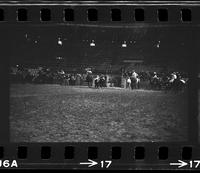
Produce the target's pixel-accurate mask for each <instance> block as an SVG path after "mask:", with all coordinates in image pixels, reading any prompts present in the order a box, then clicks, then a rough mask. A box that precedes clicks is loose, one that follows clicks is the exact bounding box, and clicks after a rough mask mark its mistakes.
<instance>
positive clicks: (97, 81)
mask: <svg viewBox="0 0 200 173" xmlns="http://www.w3.org/2000/svg"><path fill="white" fill-rule="evenodd" d="M93 81H94V87H95V88H102V87H106V76H105V75H100V76H98V75H97V76H96V77H95V78H94V77H93V75H92V74H87V76H86V82H87V85H88V87H89V88H91V87H92V85H93Z"/></svg>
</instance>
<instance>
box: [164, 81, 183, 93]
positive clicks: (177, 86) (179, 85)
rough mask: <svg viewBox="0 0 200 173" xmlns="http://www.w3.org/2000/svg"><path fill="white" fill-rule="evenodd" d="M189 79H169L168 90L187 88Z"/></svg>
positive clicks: (175, 90) (181, 90) (177, 90)
mask: <svg viewBox="0 0 200 173" xmlns="http://www.w3.org/2000/svg"><path fill="white" fill-rule="evenodd" d="M186 85H187V80H185V79H182V78H177V79H174V80H169V81H168V85H167V87H166V90H167V91H174V92H179V91H180V92H183V91H184V89H185V88H186Z"/></svg>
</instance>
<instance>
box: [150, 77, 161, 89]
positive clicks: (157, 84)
mask: <svg viewBox="0 0 200 173" xmlns="http://www.w3.org/2000/svg"><path fill="white" fill-rule="evenodd" d="M149 83H150V87H151V88H152V89H161V87H162V79H161V78H159V77H156V78H153V77H152V78H150V81H149Z"/></svg>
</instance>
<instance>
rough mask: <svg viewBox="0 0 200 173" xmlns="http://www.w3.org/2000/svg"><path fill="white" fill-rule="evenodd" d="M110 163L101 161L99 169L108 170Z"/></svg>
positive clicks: (109, 161)
mask: <svg viewBox="0 0 200 173" xmlns="http://www.w3.org/2000/svg"><path fill="white" fill-rule="evenodd" d="M111 163H112V161H111V160H105V161H103V160H102V161H101V168H104V166H105V167H106V168H109V166H110V165H111Z"/></svg>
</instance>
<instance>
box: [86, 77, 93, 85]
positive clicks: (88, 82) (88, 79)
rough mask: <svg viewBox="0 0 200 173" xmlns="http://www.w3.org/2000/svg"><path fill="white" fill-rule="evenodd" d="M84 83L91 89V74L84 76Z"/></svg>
mask: <svg viewBox="0 0 200 173" xmlns="http://www.w3.org/2000/svg"><path fill="white" fill-rule="evenodd" d="M86 82H87V84H88V87H89V88H91V87H92V82H93V77H92V75H91V74H87V76H86Z"/></svg>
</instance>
